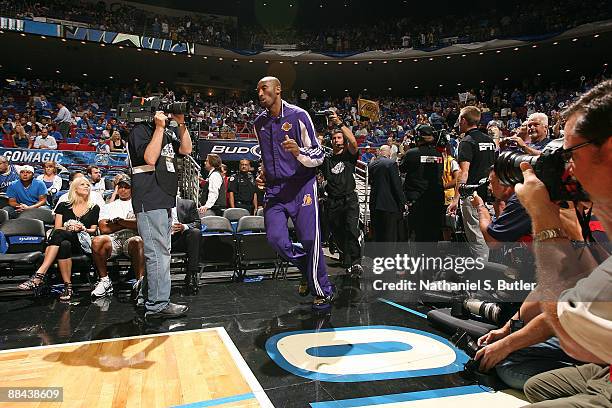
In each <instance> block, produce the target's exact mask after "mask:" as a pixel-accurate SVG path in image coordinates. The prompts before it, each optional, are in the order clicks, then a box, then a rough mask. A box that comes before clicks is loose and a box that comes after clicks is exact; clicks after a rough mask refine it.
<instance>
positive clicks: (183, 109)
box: [118, 94, 189, 123]
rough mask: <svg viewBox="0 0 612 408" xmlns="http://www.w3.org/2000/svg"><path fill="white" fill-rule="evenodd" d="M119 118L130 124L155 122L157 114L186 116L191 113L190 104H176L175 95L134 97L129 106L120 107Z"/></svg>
mask: <svg viewBox="0 0 612 408" xmlns="http://www.w3.org/2000/svg"><path fill="white" fill-rule="evenodd" d="M118 108H119V118H120V119H121V120H123V121H125V122H128V123H141V122H153V121H154V120H155V113H156V112H157V111H162V112H164V113H165V114H169V113H173V114H186V113H188V112H189V103H188V102H175V101H174V95H173V94H170V95H168V96H165V97H161V96H151V97H149V98H143V97H134V98H133V99H132V102H131V103H129V104H127V103H126V104H123V105H119V106H118Z"/></svg>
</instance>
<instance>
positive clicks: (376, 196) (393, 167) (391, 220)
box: [368, 145, 406, 242]
mask: <svg viewBox="0 0 612 408" xmlns="http://www.w3.org/2000/svg"><path fill="white" fill-rule="evenodd" d="M390 157H391V149H390V147H389V146H388V145H384V146H381V147H380V149H379V151H378V156H377V157H376V158H375V159H374V160H372V161H371V162H370V163H369V164H368V170H369V173H370V183H371V184H372V187H371V190H370V217H371V219H372V228H373V229H374V241H376V242H397V232H398V229H397V228H398V227H397V226H398V223H399V221H400V219H401V217H402V212H403V211H404V206H405V205H406V199H405V197H404V192H403V191H402V180H401V179H400V175H399V170H398V168H397V164H396V163H395V161H393V160H391V159H390Z"/></svg>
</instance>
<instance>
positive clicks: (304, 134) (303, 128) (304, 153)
mask: <svg viewBox="0 0 612 408" xmlns="http://www.w3.org/2000/svg"><path fill="white" fill-rule="evenodd" d="M298 123H299V126H300V128H299V129H298V135H299V137H300V141H301V142H302V143H301V145H302V147H299V152H298V154H297V155H296V156H295V158H296V159H297V160H298V161H299V162H300V163H302V164H303V165H304V166H306V167H318V166H320V165H321V164H323V159H324V158H325V153H324V152H323V149H322V148H321V145H320V144H319V140H318V139H317V134H316V132H315V129H314V125H313V123H312V119H310V115H308V113H307V112H304V113H303V114H301V115H299V120H298ZM294 155H295V153H294Z"/></svg>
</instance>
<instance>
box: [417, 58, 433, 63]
mask: <svg viewBox="0 0 612 408" xmlns="http://www.w3.org/2000/svg"><path fill="white" fill-rule="evenodd" d="M429 60H430V61H431V60H433V58H430V59H429ZM412 61H414V62H419V60H418V58H415V59H413V60H412Z"/></svg>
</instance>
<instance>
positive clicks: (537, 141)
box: [506, 112, 550, 156]
mask: <svg viewBox="0 0 612 408" xmlns="http://www.w3.org/2000/svg"><path fill="white" fill-rule="evenodd" d="M527 134H528V137H529V139H530V140H531V141H530V142H525V140H523V139H522V138H520V137H519V136H511V137H509V138H507V139H506V140H513V141H514V142H516V144H517V146H518V147H519V148H520V149H522V150H523V151H524V152H525V153H527V154H530V155H532V156H539V155H540V154H542V150H544V148H545V147H546V145H547V144H548V143H550V138H549V137H548V116H546V114H545V113H542V112H536V113H532V114H531V115H529V117H528V118H527Z"/></svg>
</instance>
